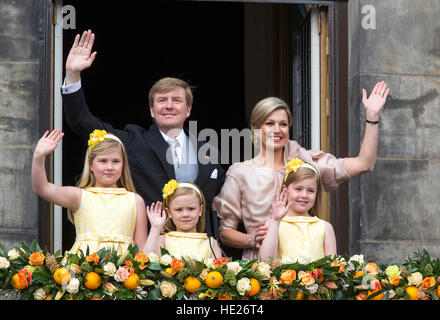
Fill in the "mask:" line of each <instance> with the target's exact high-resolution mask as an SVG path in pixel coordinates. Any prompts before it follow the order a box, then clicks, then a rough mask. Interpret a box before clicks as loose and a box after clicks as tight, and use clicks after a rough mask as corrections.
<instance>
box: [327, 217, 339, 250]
mask: <svg viewBox="0 0 440 320" xmlns="http://www.w3.org/2000/svg"><path fill="white" fill-rule="evenodd" d="M336 247H337V246H336V236H335V231H334V230H333V227H332V225H331V224H330V223H328V222H327V221H325V235H324V255H326V256H335V255H336Z"/></svg>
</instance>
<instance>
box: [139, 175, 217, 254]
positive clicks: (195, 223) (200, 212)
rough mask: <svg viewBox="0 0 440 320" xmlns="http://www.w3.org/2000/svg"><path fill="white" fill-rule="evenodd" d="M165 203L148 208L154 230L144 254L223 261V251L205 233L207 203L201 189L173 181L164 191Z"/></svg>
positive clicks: (190, 184)
mask: <svg viewBox="0 0 440 320" xmlns="http://www.w3.org/2000/svg"><path fill="white" fill-rule="evenodd" d="M162 194H163V198H164V202H163V205H162V202H160V201H158V202H156V203H152V204H151V206H149V207H147V215H148V220H149V221H150V224H151V228H150V234H149V235H148V239H147V242H146V243H145V247H144V250H143V251H144V252H145V253H147V254H149V253H150V252H154V253H156V254H157V255H158V256H160V255H161V248H164V249H166V250H167V251H168V252H169V253H170V254H171V255H172V256H174V257H176V258H179V259H180V258H181V257H189V258H193V259H196V260H199V261H200V260H202V261H203V260H205V259H208V258H220V257H221V255H222V254H221V249H220V247H219V245H218V243H217V241H216V240H215V239H213V238H212V237H208V235H207V234H206V233H204V232H203V231H204V230H205V210H206V203H205V197H204V196H203V193H202V191H201V190H200V188H199V187H198V186H197V185H195V184H194V183H189V182H185V183H178V182H176V181H175V180H174V179H172V180H170V181H169V182H168V183H167V184H166V185H165V186H164V188H163V190H162Z"/></svg>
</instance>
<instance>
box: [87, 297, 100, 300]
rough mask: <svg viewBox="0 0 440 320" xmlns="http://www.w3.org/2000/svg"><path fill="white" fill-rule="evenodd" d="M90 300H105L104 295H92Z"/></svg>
mask: <svg viewBox="0 0 440 320" xmlns="http://www.w3.org/2000/svg"><path fill="white" fill-rule="evenodd" d="M89 300H103V299H102V297H90V299H89Z"/></svg>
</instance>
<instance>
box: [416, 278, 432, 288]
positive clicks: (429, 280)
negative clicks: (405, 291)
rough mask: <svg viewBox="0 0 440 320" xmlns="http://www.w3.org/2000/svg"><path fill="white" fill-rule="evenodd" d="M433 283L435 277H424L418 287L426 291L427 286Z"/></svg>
mask: <svg viewBox="0 0 440 320" xmlns="http://www.w3.org/2000/svg"><path fill="white" fill-rule="evenodd" d="M434 285H435V278H434V277H426V278H425V279H423V281H422V283H421V284H420V287H419V288H420V289H422V290H424V291H427V290H428V289H429V288H431V287H433V286H434Z"/></svg>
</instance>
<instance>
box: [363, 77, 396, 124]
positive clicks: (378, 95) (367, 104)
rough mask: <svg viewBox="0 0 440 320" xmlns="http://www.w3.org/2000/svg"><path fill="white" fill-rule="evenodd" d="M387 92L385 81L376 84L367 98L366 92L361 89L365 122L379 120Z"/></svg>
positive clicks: (388, 90) (388, 89)
mask: <svg viewBox="0 0 440 320" xmlns="http://www.w3.org/2000/svg"><path fill="white" fill-rule="evenodd" d="M389 92H390V88H387V84H386V83H385V81H380V82H378V83H376V85H375V86H374V88H373V90H372V91H371V94H370V96H369V97H368V98H367V91H366V90H365V89H362V103H363V104H364V108H365V112H366V119H367V120H369V121H378V120H379V112H380V110H381V109H382V107H383V106H384V104H385V102H386V100H387V96H388V93H389Z"/></svg>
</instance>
